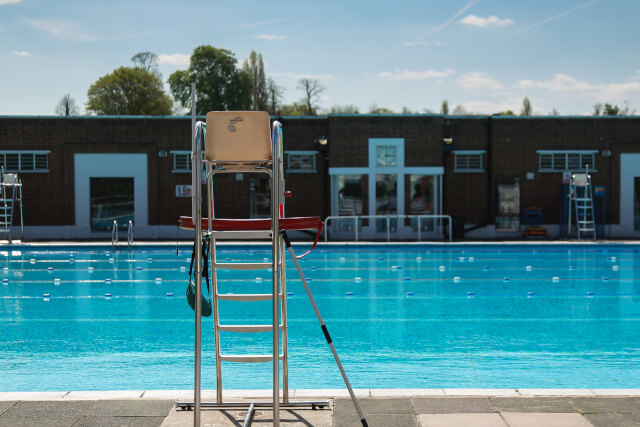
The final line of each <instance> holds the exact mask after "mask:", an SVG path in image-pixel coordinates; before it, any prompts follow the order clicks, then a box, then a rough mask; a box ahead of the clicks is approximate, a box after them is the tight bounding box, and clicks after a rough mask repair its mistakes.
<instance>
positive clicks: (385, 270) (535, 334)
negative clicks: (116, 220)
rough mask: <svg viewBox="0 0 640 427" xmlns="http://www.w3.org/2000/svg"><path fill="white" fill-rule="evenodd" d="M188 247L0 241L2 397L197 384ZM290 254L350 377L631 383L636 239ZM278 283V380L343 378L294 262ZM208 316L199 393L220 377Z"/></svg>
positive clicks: (247, 250) (251, 370)
mask: <svg viewBox="0 0 640 427" xmlns="http://www.w3.org/2000/svg"><path fill="white" fill-rule="evenodd" d="M270 251H271V249H270V246H269V247H266V246H262V247H259V246H254V247H237V246H235V247H230V246H229V247H226V248H225V249H224V251H223V252H219V259H226V258H229V259H230V260H236V261H241V260H242V261H254V262H255V261H262V260H263V258H266V257H270ZM300 251H301V249H298V252H300ZM190 256H191V248H190V247H187V246H182V247H181V250H180V253H179V255H176V247H175V246H146V247H140V246H138V247H136V248H135V249H134V250H133V251H131V252H130V251H128V250H127V249H126V248H121V249H118V250H114V249H112V248H111V247H107V246H102V247H97V246H89V247H82V246H78V247H71V246H67V247H61V246H49V247H46V246H12V247H5V248H0V280H1V282H2V283H1V285H0V372H2V375H0V391H47V390H125V389H131V390H149V389H189V388H192V387H193V341H194V332H193V329H194V327H193V324H194V321H193V312H192V311H191V309H190V308H189V307H188V305H187V302H186V299H185V297H184V291H185V287H186V282H187V275H188V270H189V262H188V260H189V257H190ZM301 265H302V268H303V269H304V271H305V275H306V277H308V278H309V280H310V281H309V285H310V286H311V288H312V290H313V292H314V295H315V297H316V299H317V303H318V305H319V307H320V310H321V312H322V315H323V317H324V319H325V322H326V324H327V326H328V328H329V330H330V331H331V335H332V338H333V341H334V343H335V346H336V349H337V351H338V353H339V354H340V357H341V359H342V362H343V364H344V367H345V369H346V371H347V373H348V375H349V378H350V380H351V382H352V385H353V387H354V388H640V282H639V281H637V280H636V279H640V277H637V276H640V246H634V245H614V244H585V245H510V244H503V245H360V246H355V245H350V246H344V245H341V246H321V247H319V248H318V249H316V250H315V251H314V252H312V253H311V254H310V255H309V256H308V257H307V258H305V259H304V260H303V261H302V263H301ZM287 277H288V284H287V291H288V292H290V293H292V295H290V296H289V297H288V314H289V352H290V355H289V357H290V374H289V381H290V388H291V389H299V388H342V387H343V383H342V379H341V377H340V374H339V371H338V369H337V367H336V366H335V363H334V361H333V359H332V357H331V353H330V350H329V348H328V346H327V345H326V342H325V340H324V336H323V335H322V332H321V331H320V328H319V326H318V323H317V320H316V318H315V316H314V314H313V311H312V308H311V305H310V303H309V302H308V300H307V297H306V295H305V294H304V289H303V286H302V283H301V282H300V280H299V278H298V277H297V274H296V272H295V269H294V266H293V263H291V262H288V264H287ZM220 280H221V283H220V287H221V292H225V291H231V289H236V290H237V289H241V292H247V293H250V292H256V293H257V292H261V291H265V290H267V289H269V288H270V286H271V285H270V282H269V280H270V273H269V272H268V271H233V272H232V271H222V272H220ZM238 292H240V291H238ZM221 304H225V305H222V306H221V318H223V319H229V321H228V322H226V323H234V324H239V323H248V324H255V323H270V314H269V313H270V303H269V302H254V303H245V305H244V306H243V307H248V305H247V304H250V305H251V306H250V307H251V309H250V310H242V311H239V310H237V309H236V308H237V307H238V306H237V305H235V306H234V305H233V304H238V303H233V302H222V303H221ZM210 319H211V318H208V319H205V320H204V322H203V346H202V348H203V368H202V387H203V389H213V388H215V367H214V350H213V331H212V323H211V320H210ZM270 336H271V335H270V333H257V334H237V333H232V332H223V336H222V348H223V352H224V350H227V351H228V350H229V349H230V348H238V347H239V346H241V345H242V346H243V347H242V348H243V349H245V350H244V351H246V352H247V353H260V352H265V353H269V352H270V344H269V339H270ZM234 352H236V353H237V352H239V351H238V350H235V351H234ZM270 372H271V371H270V364H268V363H267V364H234V363H224V364H223V375H224V383H223V385H224V387H225V388H226V389H248V388H258V389H269V388H270V387H271V378H270Z"/></svg>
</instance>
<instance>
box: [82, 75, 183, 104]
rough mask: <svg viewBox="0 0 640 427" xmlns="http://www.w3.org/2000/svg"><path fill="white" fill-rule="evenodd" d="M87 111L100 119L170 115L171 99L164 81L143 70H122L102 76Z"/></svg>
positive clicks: (90, 95)
mask: <svg viewBox="0 0 640 427" xmlns="http://www.w3.org/2000/svg"><path fill="white" fill-rule="evenodd" d="M87 98H88V100H87V108H86V109H87V111H88V112H91V113H95V114H100V115H116V116H119V115H154V116H155V115H169V114H171V106H172V102H171V98H169V96H167V95H166V94H165V93H164V89H163V85H162V80H160V78H159V77H158V76H157V75H156V74H155V73H153V72H151V71H147V70H145V69H143V68H141V67H120V68H118V69H116V70H114V71H113V72H112V73H110V74H107V75H105V76H102V77H100V78H99V79H98V81H96V82H95V83H94V84H92V85H91V87H90V88H89V92H88V93H87Z"/></svg>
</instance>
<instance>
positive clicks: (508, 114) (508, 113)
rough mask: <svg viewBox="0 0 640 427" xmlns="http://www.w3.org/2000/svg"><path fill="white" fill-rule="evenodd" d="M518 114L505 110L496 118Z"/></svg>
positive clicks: (497, 114)
mask: <svg viewBox="0 0 640 427" xmlns="http://www.w3.org/2000/svg"><path fill="white" fill-rule="evenodd" d="M515 115H516V113H514V112H513V110H505V111H500V112H499V113H496V114H494V116H515Z"/></svg>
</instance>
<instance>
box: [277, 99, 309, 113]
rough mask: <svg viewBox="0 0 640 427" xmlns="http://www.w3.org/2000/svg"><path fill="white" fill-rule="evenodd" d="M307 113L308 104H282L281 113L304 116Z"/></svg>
mask: <svg viewBox="0 0 640 427" xmlns="http://www.w3.org/2000/svg"><path fill="white" fill-rule="evenodd" d="M306 113H307V106H306V105H305V104H303V103H299V102H294V103H293V104H286V105H283V106H282V109H281V110H280V114H282V115H283V116H304V115H305V114H306Z"/></svg>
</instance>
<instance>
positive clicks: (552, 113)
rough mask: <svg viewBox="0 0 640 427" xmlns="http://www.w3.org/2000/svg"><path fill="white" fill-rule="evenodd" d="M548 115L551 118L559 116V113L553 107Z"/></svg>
mask: <svg viewBox="0 0 640 427" xmlns="http://www.w3.org/2000/svg"><path fill="white" fill-rule="evenodd" d="M549 115H551V116H559V115H560V112H559V111H558V110H557V109H556V107H553V109H552V110H551V112H550V113H549Z"/></svg>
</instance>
